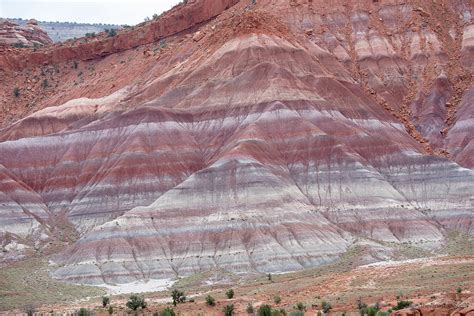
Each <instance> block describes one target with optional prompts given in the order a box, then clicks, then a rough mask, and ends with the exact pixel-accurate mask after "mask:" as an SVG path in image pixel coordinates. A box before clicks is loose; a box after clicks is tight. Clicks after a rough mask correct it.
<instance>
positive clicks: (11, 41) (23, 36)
mask: <svg viewBox="0 0 474 316" xmlns="http://www.w3.org/2000/svg"><path fill="white" fill-rule="evenodd" d="M52 43H53V41H52V40H51V38H50V37H49V36H48V34H47V33H46V32H45V31H43V30H42V29H41V28H40V27H39V26H38V22H37V21H36V20H29V21H28V23H27V24H26V25H25V26H20V25H18V24H16V23H13V22H11V21H8V20H5V19H0V46H2V45H3V46H22V47H40V46H44V45H50V44H52Z"/></svg>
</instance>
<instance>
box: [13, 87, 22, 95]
mask: <svg viewBox="0 0 474 316" xmlns="http://www.w3.org/2000/svg"><path fill="white" fill-rule="evenodd" d="M13 95H14V96H15V97H16V98H18V97H19V96H20V88H18V87H15V88H14V89H13Z"/></svg>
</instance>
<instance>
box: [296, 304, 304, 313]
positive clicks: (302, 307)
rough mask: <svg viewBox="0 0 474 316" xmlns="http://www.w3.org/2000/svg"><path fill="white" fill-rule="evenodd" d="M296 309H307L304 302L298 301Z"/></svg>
mask: <svg viewBox="0 0 474 316" xmlns="http://www.w3.org/2000/svg"><path fill="white" fill-rule="evenodd" d="M295 309H297V310H299V311H302V312H304V311H305V310H306V305H304V304H303V302H298V303H296V305H295Z"/></svg>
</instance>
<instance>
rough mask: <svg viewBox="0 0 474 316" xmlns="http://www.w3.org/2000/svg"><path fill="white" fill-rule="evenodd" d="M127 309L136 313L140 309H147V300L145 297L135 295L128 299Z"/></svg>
mask: <svg viewBox="0 0 474 316" xmlns="http://www.w3.org/2000/svg"><path fill="white" fill-rule="evenodd" d="M127 307H128V308H130V309H132V310H134V311H136V310H137V309H138V308H139V307H141V308H146V302H145V298H144V297H143V296H140V295H136V294H134V295H132V296H130V298H129V299H128V302H127Z"/></svg>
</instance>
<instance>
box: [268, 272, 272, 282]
mask: <svg viewBox="0 0 474 316" xmlns="http://www.w3.org/2000/svg"><path fill="white" fill-rule="evenodd" d="M267 279H268V281H272V275H271V273H269V274H267Z"/></svg>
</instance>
